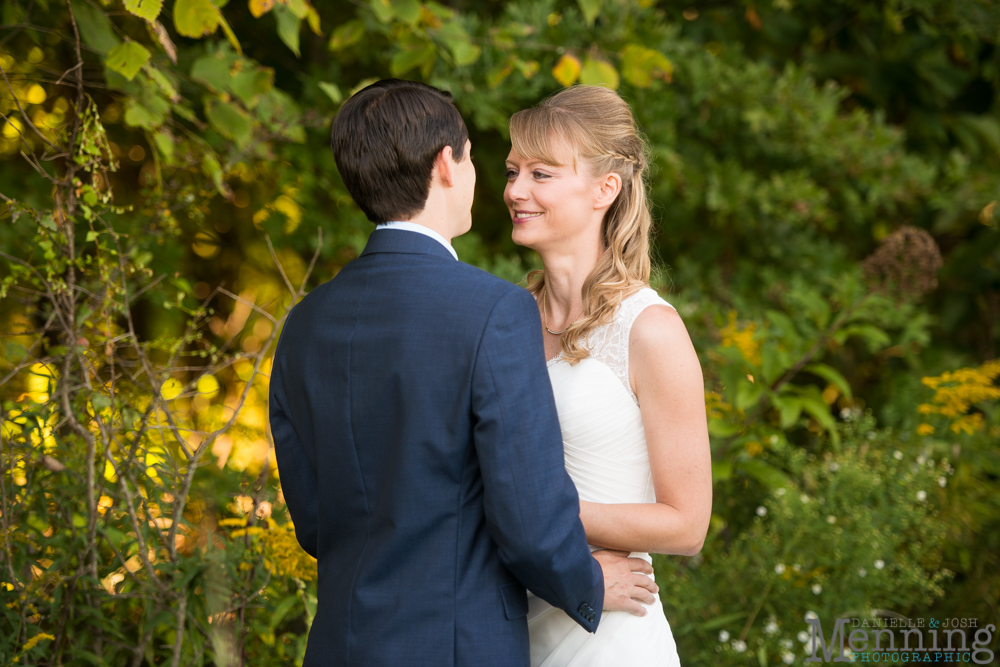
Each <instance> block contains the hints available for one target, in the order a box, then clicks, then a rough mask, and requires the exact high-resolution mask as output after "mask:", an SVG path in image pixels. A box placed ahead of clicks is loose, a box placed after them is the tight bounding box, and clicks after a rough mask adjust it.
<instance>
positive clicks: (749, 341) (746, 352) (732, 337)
mask: <svg viewBox="0 0 1000 667" xmlns="http://www.w3.org/2000/svg"><path fill="white" fill-rule="evenodd" d="M756 331H757V325H756V324H755V323H753V322H751V323H750V324H748V325H746V326H745V327H743V328H742V329H741V328H740V327H739V326H738V325H737V324H736V311H735V310H731V311H729V323H728V324H727V325H726V326H724V327H722V329H721V331H720V332H719V333H720V334H722V346H723V347H735V348H736V349H737V350H739V352H740V355H741V356H742V357H743V358H744V359H746V360H747V361H748V362H750V363H751V364H753V365H754V366H759V365H760V361H761V359H760V341H757V340H754V338H753V335H754V332H756Z"/></svg>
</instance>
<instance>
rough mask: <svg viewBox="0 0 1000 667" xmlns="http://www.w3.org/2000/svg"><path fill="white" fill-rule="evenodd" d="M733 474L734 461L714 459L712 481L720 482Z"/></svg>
mask: <svg viewBox="0 0 1000 667" xmlns="http://www.w3.org/2000/svg"><path fill="white" fill-rule="evenodd" d="M732 476H733V462H732V461H712V481H713V482H718V481H722V480H726V479H729V478H730V477H732Z"/></svg>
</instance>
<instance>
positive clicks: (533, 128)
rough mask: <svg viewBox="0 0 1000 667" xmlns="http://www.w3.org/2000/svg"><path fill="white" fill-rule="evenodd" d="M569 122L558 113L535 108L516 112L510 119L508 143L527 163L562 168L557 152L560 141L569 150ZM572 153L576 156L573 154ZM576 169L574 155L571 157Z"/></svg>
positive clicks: (570, 133)
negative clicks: (535, 162)
mask: <svg viewBox="0 0 1000 667" xmlns="http://www.w3.org/2000/svg"><path fill="white" fill-rule="evenodd" d="M570 124H571V121H570V119H569V118H568V117H567V115H566V114H565V113H561V112H560V110H559V109H553V108H546V107H534V108H532V109H524V110H523V111H518V112H517V113H515V114H514V115H513V116H511V118H510V143H511V148H513V149H514V152H515V153H517V154H518V155H520V156H521V157H523V158H525V159H526V160H537V161H539V162H544V163H545V164H548V165H551V166H553V167H561V166H563V164H564V163H563V161H562V160H560V159H559V157H558V155H559V152H558V150H557V148H556V146H557V144H558V143H559V140H560V139H562V140H563V141H564V142H565V144H566V145H569V146H572V145H573V142H572V140H571V139H570V137H572V136H573V134H574V133H573V131H572V128H571V127H570ZM574 153H575V152H574ZM573 164H574V166H575V165H576V155H575V154H574V155H573Z"/></svg>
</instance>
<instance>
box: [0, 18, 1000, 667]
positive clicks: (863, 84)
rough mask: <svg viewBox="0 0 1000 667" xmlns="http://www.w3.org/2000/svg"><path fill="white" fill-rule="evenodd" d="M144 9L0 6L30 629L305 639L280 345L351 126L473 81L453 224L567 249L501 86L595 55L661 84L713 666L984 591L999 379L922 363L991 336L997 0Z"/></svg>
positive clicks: (81, 645)
mask: <svg viewBox="0 0 1000 667" xmlns="http://www.w3.org/2000/svg"><path fill="white" fill-rule="evenodd" d="M124 9H125V11H124V12H123V11H121V10H120V6H118V8H116V5H114V4H113V3H111V4H105V3H103V2H101V3H93V2H81V1H78V0H71V2H70V3H69V6H68V7H67V5H66V4H64V3H51V2H49V3H44V2H41V3H29V2H25V1H24V0H10V1H8V2H6V3H5V4H4V24H5V25H4V28H3V31H2V33H0V66H2V68H3V73H4V77H3V80H2V81H0V113H2V114H3V118H2V125H0V183H2V185H0V198H2V201H3V204H0V249H2V252H3V254H2V255H0V256H3V257H4V259H5V262H6V265H5V266H3V267H0V295H2V297H3V298H2V300H0V331H3V332H4V335H3V338H2V342H3V345H2V346H0V380H2V382H0V404H2V411H0V426H2V428H0V436H2V437H0V472H2V473H3V475H2V476H0V480H2V483H0V500H2V502H3V503H4V504H3V505H2V506H0V512H2V514H0V530H2V538H3V540H4V551H3V555H2V559H0V587H2V588H3V589H5V592H6V593H7V594H9V596H10V604H9V606H6V607H4V608H0V625H2V626H3V630H2V631H0V656H2V657H3V659H4V661H5V662H8V661H11V660H13V659H14V658H15V657H17V658H20V660H21V663H20V664H30V663H32V662H35V663H41V662H42V661H44V660H48V661H49V663H56V662H60V661H61V662H62V663H63V664H73V663H77V662H92V663H98V664H109V665H118V664H121V665H125V664H129V665H141V664H148V665H153V664H164V663H167V662H169V663H170V664H172V665H180V664H217V665H223V664H224V665H230V664H238V662H239V661H240V660H242V661H243V664H295V663H296V661H300V660H301V656H302V654H303V651H304V647H305V637H306V634H307V631H308V627H309V624H310V623H311V619H312V616H313V614H314V613H315V605H316V597H315V584H314V583H313V582H312V581H311V579H310V577H309V576H308V574H309V561H308V559H307V558H305V557H304V554H302V552H301V551H296V547H295V545H294V543H293V542H291V541H290V540H289V535H290V532H289V524H288V523H287V518H286V515H285V511H284V508H283V505H282V502H281V495H280V480H279V476H278V475H279V473H278V472H277V471H276V470H275V469H274V465H273V464H274V462H273V458H271V457H270V454H269V442H268V437H269V436H268V433H267V428H266V418H265V412H264V405H265V401H266V373H267V364H268V359H269V353H270V352H269V346H270V345H271V343H272V342H273V340H274V337H275V336H276V335H277V332H278V331H279V330H280V326H281V322H282V317H283V314H284V312H285V311H286V309H287V308H288V307H289V306H290V305H291V304H292V303H293V302H294V301H295V300H296V299H297V298H299V296H300V295H301V294H302V293H303V292H304V291H306V290H308V289H309V287H311V286H315V285H316V284H318V283H320V282H322V281H324V280H327V279H329V278H330V277H331V276H333V275H335V274H336V272H337V271H338V270H339V269H340V268H341V267H342V266H343V265H344V264H346V263H347V262H348V261H350V260H351V259H352V258H354V257H356V256H357V254H358V253H359V252H360V250H361V248H363V246H364V242H365V238H366V236H367V233H368V232H369V230H370V229H371V227H370V224H369V223H368V222H367V221H366V220H365V219H364V216H363V215H362V214H361V213H360V211H359V210H358V209H357V207H356V206H355V205H354V204H353V202H352V201H351V198H350V197H349V195H348V194H347V193H346V190H345V189H344V187H343V184H342V183H341V182H340V180H339V178H338V175H337V172H336V168H335V165H334V163H333V159H332V156H331V155H330V152H329V150H328V148H327V144H328V131H329V122H330V119H331V117H332V115H333V114H334V113H335V112H336V110H337V109H338V108H339V105H340V104H341V103H342V102H343V100H344V99H346V98H347V97H349V96H350V95H351V94H353V93H354V92H356V91H357V90H359V89H360V88H362V87H364V86H366V85H368V84H369V83H371V82H373V81H375V80H378V79H380V78H384V77H388V76H394V75H395V76H406V77H410V78H417V79H422V80H425V81H427V82H429V83H431V84H433V85H436V86H439V87H441V88H443V89H446V90H448V91H450V92H451V93H452V95H453V96H454V98H455V101H456V104H457V106H458V107H459V109H460V110H461V111H462V113H463V115H464V116H465V117H466V119H467V121H468V124H469V128H470V136H471V138H472V142H473V155H474V159H475V163H476V166H477V170H478V181H477V198H476V203H475V207H474V220H475V227H474V232H471V233H469V234H466V235H465V236H463V237H460V238H458V239H455V247H456V249H457V251H458V253H459V255H460V257H461V258H462V259H464V260H466V261H469V262H470V263H473V264H475V265H477V266H480V267H481V268H484V269H486V270H489V271H492V272H493V273H495V274H497V275H499V276H501V277H504V278H506V279H508V280H511V281H514V282H517V281H520V280H522V279H523V277H524V276H525V274H526V273H527V271H528V270H529V269H534V268H538V259H537V257H536V256H535V255H534V254H533V253H528V252H525V251H524V250H523V249H521V248H518V247H516V246H514V245H513V244H512V242H511V241H510V235H509V218H508V216H507V211H506V207H505V205H504V204H503V201H502V191H503V188H504V184H505V180H504V174H503V171H504V169H503V162H504V158H505V157H506V155H507V152H508V150H509V142H508V141H507V136H506V132H507V121H508V119H509V117H510V114H511V113H513V112H515V111H517V110H519V109H522V108H524V107H527V106H530V105H532V104H535V103H537V102H538V101H539V100H540V99H541V98H543V97H544V96H545V95H547V94H549V93H551V92H554V91H556V90H558V89H559V88H560V87H561V86H569V85H573V84H575V83H593V84H603V85H609V86H611V87H614V88H617V89H618V90H619V91H620V92H621V93H622V94H623V95H624V96H625V97H626V99H627V100H628V101H629V102H630V103H631V104H632V106H633V109H634V110H635V113H636V117H637V118H638V119H639V121H640V124H641V125H642V127H643V129H644V131H645V134H646V136H647V138H648V141H649V144H650V148H651V153H652V156H653V161H654V166H655V168H654V169H653V172H652V174H651V179H650V192H651V194H652V197H653V200H654V202H655V215H656V218H657V221H658V230H659V233H658V236H657V238H656V241H655V248H656V252H657V254H658V256H659V257H660V259H661V262H660V263H661V267H662V270H661V272H660V273H659V274H658V278H657V282H656V284H655V285H654V286H656V287H658V288H660V289H661V291H663V292H664V293H665V294H666V293H668V292H669V294H668V299H669V300H670V301H671V302H672V303H673V304H674V305H676V306H677V308H678V309H679V312H680V313H681V314H682V316H683V317H684V319H685V323H686V325H687V327H688V330H689V331H690V333H691V335H692V338H693V340H694V343H695V347H696V349H697V350H698V351H699V353H700V354H701V356H702V363H703V367H704V370H705V377H706V389H707V390H708V391H707V394H706V401H707V406H708V408H709V417H710V419H709V428H710V433H711V436H712V446H713V479H714V498H715V502H714V516H713V519H712V529H711V532H710V535H709V540H708V541H707V542H706V546H705V547H704V549H703V551H702V553H701V554H700V555H699V556H696V557H694V558H693V559H687V558H677V557H673V556H671V557H661V558H658V560H657V568H658V580H659V582H660V584H661V589H663V592H662V597H663V599H664V601H665V603H666V605H667V611H668V618H669V619H670V622H671V625H672V627H673V628H674V632H675V636H676V637H677V641H678V645H679V647H680V653H681V655H682V658H683V660H684V662H685V663H686V664H687V663H691V664H719V663H722V664H730V663H731V664H745V663H746V662H747V660H748V659H749V660H752V661H755V662H756V664H762V665H763V664H768V663H770V664H778V662H779V661H781V660H782V659H783V657H784V654H785V653H786V652H788V651H792V652H793V653H795V655H796V656H801V654H800V653H799V651H800V650H801V645H800V643H799V642H798V639H797V633H798V631H799V630H801V629H805V624H804V620H803V618H804V616H803V615H804V614H805V613H806V612H807V611H814V612H816V613H819V614H821V616H822V618H823V619H824V621H825V620H826V619H828V618H831V619H832V618H833V617H834V616H836V615H838V614H846V613H858V614H864V613H867V612H869V611H871V610H872V609H874V608H876V607H878V608H890V609H892V610H893V611H896V612H899V613H903V614H907V615H917V616H931V615H935V614H937V615H939V616H956V615H959V616H976V615H978V616H980V617H981V618H982V619H983V622H986V620H987V618H992V616H990V615H991V614H993V613H994V609H993V608H994V604H995V600H996V599H997V598H998V597H1000V576H998V574H997V573H998V572H1000V561H998V556H997V554H1000V541H998V540H1000V538H998V537H997V536H998V535H1000V525H998V523H997V517H1000V506H998V498H1000V493H998V491H1000V489H998V480H1000V459H998V454H997V452H996V447H995V443H996V440H997V438H998V437H1000V422H998V419H1000V416H998V415H1000V411H998V410H997V403H996V400H995V398H989V395H992V394H989V392H986V393H981V394H977V395H976V396H979V398H977V399H976V400H971V399H970V400H969V401H966V403H964V404H962V405H963V406H964V407H963V408H962V410H961V411H960V412H961V414H957V415H954V416H947V415H945V414H944V413H943V412H941V410H940V409H938V408H941V407H942V406H944V405H946V404H945V403H943V402H936V397H937V396H938V394H937V391H938V390H937V389H933V388H932V387H930V386H929V385H928V384H927V382H922V378H925V377H927V378H928V380H930V381H933V380H934V378H935V377H936V378H941V377H943V375H942V374H943V373H944V372H946V371H953V370H954V369H958V368H961V367H963V366H964V367H970V369H977V368H978V369H981V368H983V367H982V366H981V364H982V362H983V361H985V360H988V359H992V358H994V357H995V356H996V351H997V339H998V337H1000V328H998V327H997V325H996V322H997V312H998V311H997V306H996V304H997V303H998V299H1000V274H998V271H1000V268H998V267H1000V235H998V233H997V225H996V218H997V217H998V213H997V211H996V200H997V199H998V192H1000V130H998V127H1000V125H998V122H997V117H996V111H997V108H998V107H997V92H998V90H1000V49H998V48H997V44H996V39H997V35H998V34H1000V32H998V31H1000V25H998V23H997V17H998V16H1000V11H997V10H998V7H997V6H996V3H995V2H992V1H990V0H933V1H932V2H925V1H921V2H909V1H902V2H894V3H889V4H888V5H885V6H883V5H875V4H872V3H865V2H859V1H857V0H835V1H834V2H829V1H826V0H824V1H823V2H820V1H818V0H797V1H796V2H786V1H783V0H782V1H778V0H775V2H773V3H765V4H760V5H746V4H732V5H726V4H715V5H712V6H710V7H709V6H700V5H691V4H690V3H674V2H660V3H651V2H647V1H646V0H634V1H629V2H619V3H611V2H601V1H600V0H544V1H542V2H535V1H528V0H513V1H505V2H502V3H492V4H489V5H484V4H482V3H479V4H474V3H471V4H470V3H452V4H450V5H449V6H445V5H443V4H440V3H437V2H430V1H428V2H420V1H418V0H372V1H371V2H368V3H348V2H342V1H340V0H337V1H334V2H328V3H317V4H316V5H315V6H314V5H312V4H310V3H308V2H306V1H305V0H274V1H271V0H250V1H249V2H248V3H246V4H245V5H244V4H243V3H232V2H230V3H228V4H227V3H226V2H209V0H176V1H175V2H174V3H172V4H170V3H167V4H166V6H165V7H164V5H163V3H161V2H159V1H157V0H124ZM164 9H166V11H164ZM303 23H305V24H306V26H307V27H308V29H305V28H306V26H303ZM11 26H13V27H11ZM220 27H221V28H222V31H221V32H220V31H219V28H220ZM77 34H79V41H80V43H79V44H77V37H76V36H77ZM237 35H238V36H239V38H237ZM78 47H79V48H78ZM53 73H58V74H56V75H53ZM59 75H61V78H60V76H59ZM57 79H58V83H56V81H57ZM7 214H9V216H8V215H7ZM903 227H909V228H915V229H920V230H925V231H926V232H929V234H930V235H932V236H933V239H932V243H931V246H933V247H934V250H933V252H932V254H933V253H936V252H938V249H939V250H940V257H931V256H928V257H924V258H922V259H920V258H918V259H919V261H916V263H915V264H913V265H912V266H908V267H905V268H907V270H910V271H911V273H916V274H919V275H921V276H922V277H923V278H926V279H927V280H924V281H923V282H924V283H926V284H928V285H930V286H931V287H928V288H927V289H922V290H920V291H919V293H903V292H902V291H900V290H899V289H895V288H893V287H892V286H891V285H887V284H884V283H882V282H880V281H878V280H875V279H874V278H873V277H872V276H873V275H883V274H886V273H887V272H888V273H890V274H891V272H892V270H893V266H891V264H892V262H894V261H895V262H897V264H898V263H899V262H901V261H912V258H911V259H905V260H904V259H900V258H896V259H893V258H891V257H890V258H889V260H885V258H882V259H878V262H884V261H889V263H890V266H885V265H880V266H876V267H874V268H875V269H878V270H876V271H874V272H872V271H869V270H868V269H870V268H872V266H873V265H872V262H874V261H875V258H876V256H875V255H874V254H873V251H874V250H875V249H876V248H879V247H881V248H883V249H884V248H889V247H891V246H892V239H894V238H896V237H895V236H894V234H895V233H896V232H897V230H900V229H902V228H903ZM318 230H319V231H321V234H317V231H318ZM272 239H273V243H272ZM317 239H318V240H317ZM879 257H881V255H880V256H879ZM865 258H869V259H868V260H866V259H865ZM937 259H943V264H944V265H943V268H942V269H941V270H940V272H938V270H937V266H938V263H936V260H937ZM897 268H899V267H897ZM935 282H936V283H938V286H937V288H936V289H934V288H933V285H934V283H935ZM928 290H929V291H928ZM963 377H965V376H963ZM984 377H985V376H984ZM941 382H945V381H943V380H942V381H941ZM985 382H986V383H987V384H989V386H990V387H994V388H995V376H990V377H989V378H988V380H986V381H985ZM945 384H947V383H946V382H945ZM980 384H981V385H982V383H980ZM942 386H943V385H942ZM985 386H986V385H982V386H981V387H980V388H982V387H985ZM988 394H989V395H988ZM970 396H971V394H970ZM942 400H943V399H942ZM921 405H930V406H936V407H935V409H934V410H931V411H926V410H925V411H923V412H922V411H921V410H922V408H920V407H919V406H921ZM875 418H877V419H878V421H879V425H878V427H876V426H875V425H874V419H875ZM955 424H961V425H962V426H961V427H960V428H958V430H955V429H953V425H955ZM897 451H899V452H900V455H901V457H902V458H896V452H897ZM918 491H923V492H925V496H924V497H923V499H922V500H920V499H918V498H917V496H916V494H917V492H918ZM803 497H806V498H808V499H809V501H808V502H802V500H801V499H802V498H803ZM820 499H822V502H820ZM757 507H763V508H765V510H766V513H765V514H764V515H763V516H761V515H759V514H757V513H756V512H755V511H754V508H757ZM828 516H833V517H834V518H835V521H834V522H833V523H828V519H827V517H828ZM168 522H169V523H168ZM179 538H181V539H179ZM873 542H874V544H873ZM876 559H877V560H881V561H882V563H883V568H878V567H876V566H875V564H874V561H875V560H876ZM277 561H281V562H282V563H285V562H287V563H293V564H296V566H295V567H292V568H291V569H288V568H284V567H277V566H276V565H275V563H276V562H277ZM779 564H781V565H784V566H785V569H784V571H783V572H781V573H778V572H776V571H775V567H776V566H777V565H779ZM796 564H798V565H799V568H798V570H796V568H795V565H796ZM862 569H864V570H865V572H866V574H865V576H861V574H860V571H861V570H862ZM814 585H819V586H821V587H822V588H821V591H820V593H814V592H813V589H812V587H813V586H814ZM991 622H992V621H991ZM721 631H725V632H726V633H728V635H729V636H728V637H727V638H726V640H724V641H722V640H720V637H719V633H720V632H721ZM758 639H759V640H760V642H759V643H758ZM732 640H739V641H741V642H743V644H744V645H743V646H742V648H743V649H744V650H743V651H742V652H741V651H738V650H737V648H738V647H740V646H741V645H740V644H736V645H734V643H733V641H732ZM788 641H791V642H792V643H791V645H790V646H788V645H786V644H787V642H788ZM122 647H127V648H125V649H123V648H122ZM49 663H46V664H49Z"/></svg>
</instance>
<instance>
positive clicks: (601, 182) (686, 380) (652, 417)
mask: <svg viewBox="0 0 1000 667" xmlns="http://www.w3.org/2000/svg"><path fill="white" fill-rule="evenodd" d="M510 135H511V143H512V149H511V152H510V155H509V157H508V159H507V186H506V189H505V190H504V200H505V202H506V204H507V207H508V208H509V209H510V214H511V218H512V221H513V226H514V228H513V232H512V238H513V240H514V242H515V243H517V244H519V245H523V246H526V247H528V248H532V249H533V250H535V251H537V252H538V254H539V256H540V257H541V259H542V264H543V266H544V269H543V270H542V271H538V272H534V273H533V274H532V275H531V276H529V289H530V290H531V292H532V293H533V294H534V296H535V298H536V300H537V302H538V309H539V312H540V314H541V318H542V325H543V327H544V330H545V331H544V334H543V335H544V339H545V351H546V358H547V359H548V360H549V361H548V367H549V377H550V379H551V381H552V389H553V392H554V394H555V399H556V407H557V409H558V412H559V423H560V426H561V428H562V435H563V445H564V452H565V461H566V468H567V470H568V472H569V474H570V476H571V477H572V478H573V481H574V482H575V484H576V487H577V490H578V492H579V494H580V518H581V519H582V521H583V525H584V528H585V530H586V533H587V540H588V542H589V543H590V544H591V549H592V550H598V549H610V550H617V551H621V552H629V553H630V554H631V556H633V557H637V558H643V559H645V560H647V561H651V558H650V556H649V553H661V554H683V555H688V556H690V555H694V554H696V553H698V551H700V550H701V547H702V544H703V542H704V539H705V534H706V532H707V530H708V523H709V517H710V515H711V508H712V481H711V457H710V452H709V443H708V429H707V425H706V418H705V402H704V386H703V380H702V373H701V366H700V364H699V362H698V357H697V355H696V353H695V351H694V348H693V346H692V344H691V339H690V337H689V336H688V333H687V330H686V328H685V327H684V323H683V322H682V321H681V318H680V316H679V315H678V314H677V312H676V311H675V310H674V309H673V307H672V306H671V305H670V304H668V303H667V302H666V301H664V300H663V299H661V298H660V297H659V296H658V295H657V293H656V291H654V290H653V289H651V288H650V287H649V274H650V257H649V252H650V249H649V233H650V228H651V226H652V220H651V217H650V213H649V209H648V205H647V201H646V185H645V181H644V173H645V169H646V165H647V163H648V158H647V155H646V150H645V144H644V142H643V140H642V138H641V137H640V136H639V133H638V131H637V129H636V126H635V121H634V119H633V117H632V113H631V110H630V109H629V107H628V105H627V104H626V103H625V102H624V101H623V100H622V99H621V98H620V97H619V96H618V95H617V93H615V92H613V91H611V90H608V89H606V88H601V87H592V86H577V87H574V88H569V89H566V90H563V91H562V92H559V93H557V94H556V95H554V96H552V97H550V98H549V99H547V100H546V101H544V102H543V103H542V104H540V105H539V106H537V107H534V108H531V109H526V110H524V111H520V112H518V113H516V114H514V116H513V117H512V118H511V120H510ZM529 609H530V611H529V615H528V618H529V620H528V628H529V633H530V637H531V664H532V667H570V666H571V667H598V666H603V665H611V664H615V665H630V666H634V667H644V666H647V665H668V666H675V665H679V664H680V660H679V658H678V656H677V649H676V646H675V644H674V639H673V635H672V633H671V631H670V624H669V623H668V622H667V618H666V616H665V615H664V612H663V606H662V604H661V603H660V600H659V596H655V601H654V602H653V603H652V604H649V605H646V604H642V603H640V602H637V601H633V602H632V609H631V613H630V612H629V611H606V612H604V614H603V617H602V620H601V623H600V625H599V626H598V629H597V632H596V633H594V634H590V633H588V632H586V631H585V630H584V629H583V628H582V627H580V626H579V625H577V624H576V623H575V622H574V621H573V620H572V619H570V617H569V616H567V615H566V614H565V612H563V611H561V610H560V609H557V608H554V607H550V606H549V605H548V604H547V603H545V602H544V601H543V600H541V599H539V598H534V597H532V596H530V594H529Z"/></svg>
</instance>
